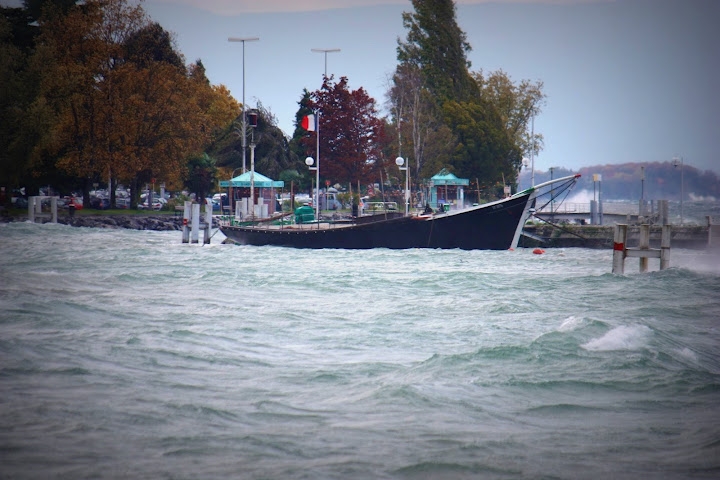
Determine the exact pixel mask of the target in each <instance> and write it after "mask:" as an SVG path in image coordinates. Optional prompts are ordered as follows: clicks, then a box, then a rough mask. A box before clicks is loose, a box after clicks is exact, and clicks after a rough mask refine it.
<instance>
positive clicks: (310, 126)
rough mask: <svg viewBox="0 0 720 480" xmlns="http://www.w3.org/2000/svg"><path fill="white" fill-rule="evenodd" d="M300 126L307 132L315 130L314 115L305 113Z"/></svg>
mask: <svg viewBox="0 0 720 480" xmlns="http://www.w3.org/2000/svg"><path fill="white" fill-rule="evenodd" d="M300 126H301V127H302V128H304V129H305V130H307V131H308V132H314V131H315V115H306V116H304V117H303V119H302V120H301V122H300Z"/></svg>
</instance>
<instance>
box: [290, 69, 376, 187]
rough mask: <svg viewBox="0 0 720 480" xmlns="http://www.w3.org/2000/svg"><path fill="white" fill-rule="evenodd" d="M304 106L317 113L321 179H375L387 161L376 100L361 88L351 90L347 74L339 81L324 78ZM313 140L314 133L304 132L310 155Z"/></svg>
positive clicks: (313, 145) (366, 180)
mask: <svg viewBox="0 0 720 480" xmlns="http://www.w3.org/2000/svg"><path fill="white" fill-rule="evenodd" d="M307 107H308V108H309V109H311V110H312V111H315V112H316V113H319V115H320V122H319V123H320V126H319V128H320V135H319V138H320V176H321V178H323V179H325V180H328V181H330V182H331V183H333V184H334V183H349V184H354V183H356V182H360V183H362V184H366V183H368V182H374V181H378V180H379V178H380V170H381V169H383V168H384V167H385V163H386V161H385V157H384V156H383V153H382V147H383V142H384V141H385V130H384V123H383V122H382V121H381V120H380V119H379V118H378V116H377V115H378V112H377V109H376V106H375V100H374V99H373V98H371V97H370V96H369V95H368V94H367V92H366V91H365V90H364V89H363V88H359V89H357V90H350V88H349V85H348V79H347V77H341V78H340V80H339V81H338V82H334V81H333V79H332V77H325V78H324V81H323V85H322V87H321V88H320V89H319V90H317V91H315V92H313V93H312V94H311V101H310V102H309V103H308V105H307ZM315 141H316V132H306V136H305V138H303V140H302V143H303V145H304V146H305V148H306V152H307V154H308V155H310V156H312V157H315V148H314V147H315V146H316V143H315Z"/></svg>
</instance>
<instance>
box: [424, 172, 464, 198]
mask: <svg viewBox="0 0 720 480" xmlns="http://www.w3.org/2000/svg"><path fill="white" fill-rule="evenodd" d="M467 185H470V180H468V179H467V178H458V177H456V176H455V175H453V174H452V173H450V172H448V171H447V170H446V169H444V168H443V169H442V170H440V172H438V173H437V174H436V175H435V176H434V177H432V178H431V179H430V183H429V186H430V202H429V203H430V206H431V207H432V208H439V206H440V205H450V206H451V208H463V206H464V204H465V189H464V188H463V187H465V186H467Z"/></svg>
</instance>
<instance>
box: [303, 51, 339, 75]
mask: <svg viewBox="0 0 720 480" xmlns="http://www.w3.org/2000/svg"><path fill="white" fill-rule="evenodd" d="M310 51H311V52H315V53H324V54H325V76H326V77H327V54H328V53H333V52H339V51H340V49H339V48H311V49H310Z"/></svg>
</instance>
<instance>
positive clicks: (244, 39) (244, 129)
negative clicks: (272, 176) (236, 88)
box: [228, 37, 260, 173]
mask: <svg viewBox="0 0 720 480" xmlns="http://www.w3.org/2000/svg"><path fill="white" fill-rule="evenodd" d="M258 40H260V37H229V38H228V42H242V171H243V173H245V150H246V142H247V139H246V138H245V136H246V134H247V115H246V114H245V42H256V41H258Z"/></svg>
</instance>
